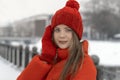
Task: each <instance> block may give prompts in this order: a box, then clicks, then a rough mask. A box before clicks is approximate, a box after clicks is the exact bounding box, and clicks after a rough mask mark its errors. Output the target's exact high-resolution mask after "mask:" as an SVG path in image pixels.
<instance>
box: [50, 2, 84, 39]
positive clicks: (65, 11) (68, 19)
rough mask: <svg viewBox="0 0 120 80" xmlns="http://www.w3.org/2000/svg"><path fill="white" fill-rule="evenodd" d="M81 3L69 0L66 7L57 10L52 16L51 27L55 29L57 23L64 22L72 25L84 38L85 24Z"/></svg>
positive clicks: (69, 25)
mask: <svg viewBox="0 0 120 80" xmlns="http://www.w3.org/2000/svg"><path fill="white" fill-rule="evenodd" d="M79 7H80V6H79V3H78V2H77V1H76V0H68V1H67V2H66V5H65V7H63V8H62V9H59V10H58V11H56V13H55V14H54V15H53V17H52V21H51V27H52V29H54V28H55V27H56V26H57V25H60V24H64V25H67V26H68V27H70V28H71V29H72V30H73V31H74V32H75V33H76V34H77V36H78V38H79V39H81V38H82V33H83V24H82V18H81V15H80V13H79Z"/></svg>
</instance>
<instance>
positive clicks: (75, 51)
mask: <svg viewBox="0 0 120 80" xmlns="http://www.w3.org/2000/svg"><path fill="white" fill-rule="evenodd" d="M69 52H70V55H69V58H68V60H67V62H66V64H65V66H64V68H63V71H62V73H61V75H60V77H59V80H66V78H67V76H68V75H70V80H71V79H72V78H73V77H74V76H75V74H76V72H77V70H78V68H80V67H81V66H82V62H83V58H84V53H83V50H82V42H80V40H79V39H78V36H77V35H76V34H75V32H74V31H73V43H72V45H71V47H70V48H69Z"/></svg>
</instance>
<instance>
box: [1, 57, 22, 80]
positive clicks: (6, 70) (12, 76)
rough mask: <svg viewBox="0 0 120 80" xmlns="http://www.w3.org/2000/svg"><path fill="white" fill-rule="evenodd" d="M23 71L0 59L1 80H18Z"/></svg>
mask: <svg viewBox="0 0 120 80" xmlns="http://www.w3.org/2000/svg"><path fill="white" fill-rule="evenodd" d="M20 72H21V70H20V69H18V68H17V67H16V66H14V65H13V64H12V63H10V62H8V61H6V60H4V59H3V58H2V57H0V80H16V78H17V76H18V75H19V74H20Z"/></svg>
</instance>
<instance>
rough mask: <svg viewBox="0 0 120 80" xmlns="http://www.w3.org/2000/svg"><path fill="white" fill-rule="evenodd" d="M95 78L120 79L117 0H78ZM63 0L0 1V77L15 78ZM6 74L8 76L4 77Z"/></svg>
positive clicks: (119, 6)
mask: <svg viewBox="0 0 120 80" xmlns="http://www.w3.org/2000/svg"><path fill="white" fill-rule="evenodd" d="M77 1H78V2H79V3H80V9H79V11H80V13H81V16H82V20H83V25H84V33H83V40H84V39H87V40H88V41H89V54H90V56H91V57H92V59H93V60H94V63H95V65H96V68H97V70H98V74H97V80H119V79H120V0H77ZM65 3H66V0H0V80H16V78H17V76H18V75H19V74H20V73H21V71H22V70H23V69H24V68H25V67H26V65H27V64H28V63H29V61H30V60H31V59H32V57H33V56H34V55H36V54H40V51H41V37H42V35H43V32H44V29H45V26H46V25H48V24H50V21H51V18H52V16H53V15H54V13H55V12H56V10H58V9H60V8H62V7H63V6H64V5H65ZM6 75H7V77H6Z"/></svg>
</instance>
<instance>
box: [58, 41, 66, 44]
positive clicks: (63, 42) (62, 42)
mask: <svg viewBox="0 0 120 80" xmlns="http://www.w3.org/2000/svg"><path fill="white" fill-rule="evenodd" d="M59 43H61V44H65V43H67V41H59Z"/></svg>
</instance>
